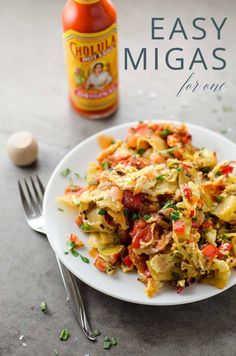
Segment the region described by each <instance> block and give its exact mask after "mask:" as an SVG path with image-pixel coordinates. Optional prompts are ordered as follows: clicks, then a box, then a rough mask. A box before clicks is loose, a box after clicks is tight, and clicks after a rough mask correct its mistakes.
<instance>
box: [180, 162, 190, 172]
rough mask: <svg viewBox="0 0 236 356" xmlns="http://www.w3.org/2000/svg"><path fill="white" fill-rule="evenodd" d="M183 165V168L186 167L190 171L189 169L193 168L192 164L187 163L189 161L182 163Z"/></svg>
mask: <svg viewBox="0 0 236 356" xmlns="http://www.w3.org/2000/svg"><path fill="white" fill-rule="evenodd" d="M182 167H183V169H184V170H185V171H186V172H188V170H189V169H190V168H192V166H190V165H189V164H187V163H182Z"/></svg>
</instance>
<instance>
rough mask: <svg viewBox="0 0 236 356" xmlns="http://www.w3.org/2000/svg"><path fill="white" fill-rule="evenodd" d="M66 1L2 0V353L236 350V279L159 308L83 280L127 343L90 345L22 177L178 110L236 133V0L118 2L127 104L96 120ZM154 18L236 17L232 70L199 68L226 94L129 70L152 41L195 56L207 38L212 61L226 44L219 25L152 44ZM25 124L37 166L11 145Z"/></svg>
mask: <svg viewBox="0 0 236 356" xmlns="http://www.w3.org/2000/svg"><path fill="white" fill-rule="evenodd" d="M64 2H65V1H64V0H51V1H46V0H41V1H35V0H22V1H16V0H7V1H4V0H0V43H1V57H0V78H1V85H0V91H1V93H0V124H1V129H0V142H1V152H0V155H1V158H0V162H1V163H0V168H1V173H0V186H1V189H0V196H1V199H0V206H1V208H0V217H1V218H0V219H1V224H0V236H1V244H0V246H1V247H0V251H1V267H0V282H1V287H0V355H1V356H15V355H17V356H18V355H19V356H32V355H36V356H48V355H54V352H53V350H54V349H59V351H60V355H62V356H83V355H85V354H89V355H90V356H96V355H99V356H100V355H105V354H110V355H117V356H118V355H122V356H123V355H138V356H139V355H140V356H141V355H148V356H149V355H151V356H152V355H161V356H163V355H166V356H168V355H172V356H180V355H181V356H182V355H184V356H185V355H186V356H187V355H193V356H195V355H196V356H197V355H204V356H206V355H209V356H213V355H214V356H220V355H225V356H232V355H236V341H235V333H236V308H235V301H236V287H233V288H231V289H230V290H228V291H226V292H224V293H223V294H221V295H218V296H216V297H214V298H212V299H209V300H205V301H202V302H199V303H195V304H191V305H184V306H176V307H162V308H160V307H155V308H154V307H148V306H139V305H132V304H129V303H125V302H122V301H119V300H116V299H113V298H110V297H108V296H105V295H103V294H101V293H99V292H97V291H95V290H93V289H91V288H90V287H88V286H86V285H81V288H82V291H83V296H84V299H85V301H86V305H87V308H88V311H89V315H90V320H91V323H92V325H93V327H98V328H99V329H100V330H101V331H102V333H103V335H106V334H108V335H115V336H116V337H117V339H118V342H119V345H118V346H116V347H114V348H113V349H112V350H109V351H104V350H103V349H102V337H100V338H98V341H97V343H95V344H93V343H91V342H88V341H87V340H86V339H85V338H84V336H83V334H82V333H81V331H80V329H79V328H78V325H77V323H76V321H75V319H74V317H73V314H72V312H71V310H70V306H69V304H68V303H66V301H65V292H64V288H63V285H62V283H61V279H60V275H59V272H58V268H57V264H56V261H55V258H54V255H53V251H52V250H51V249H50V247H49V244H48V242H47V240H46V239H45V238H43V237H41V236H39V235H37V234H36V233H34V232H32V231H31V230H30V229H29V228H28V227H27V226H26V224H25V222H24V217H23V213H22V209H21V204H20V201H19V197H18V192H17V186H16V178H17V177H23V176H25V175H27V174H30V173H35V172H38V174H39V175H40V176H41V177H42V180H43V181H44V183H46V182H47V180H48V178H49V177H50V175H51V173H52V171H53V169H54V167H55V166H56V164H57V163H58V162H59V161H60V160H61V158H62V157H63V156H64V155H65V154H66V153H67V152H68V150H69V148H68V147H69V146H70V147H73V146H74V145H76V144H77V143H78V142H80V141H81V140H83V139H84V138H86V137H88V136H89V135H91V134H93V133H95V132H97V131H98V130H100V129H103V128H106V127H109V126H113V125H116V124H118V123H121V122H126V121H132V120H137V119H138V120H141V119H152V118H153V119H154V118H164V119H166V120H168V119H173V118H174V119H180V120H185V121H189V122H191V123H197V124H201V125H203V126H206V127H209V128H210V129H212V130H214V131H217V132H218V131H219V130H220V129H222V128H227V129H228V130H227V133H226V136H227V137H229V138H230V139H232V140H234V141H236V139H235V132H236V121H235V85H236V61H235V53H236V47H235V46H236V45H235V38H234V37H235V20H236V4H235V1H234V0H225V1H224V2H221V1H220V0H216V1H214V2H213V1H210V0H208V1H203V0H199V1H197V2H196V1H193V0H189V1H184V0H181V1H179V2H176V1H174V0H169V1H164V0H160V1H156V0H146V1H142V0H135V2H134V1H125V0H114V3H115V4H116V5H117V9H118V13H119V25H120V26H119V28H120V67H121V70H120V78H121V85H120V87H121V105H120V110H119V112H118V113H117V114H116V115H115V116H113V117H112V118H110V119H106V120H100V121H96V122H91V121H88V120H84V119H81V118H80V117H78V116H77V115H76V114H75V113H74V112H73V111H72V110H71V108H70V106H69V104H68V101H67V87H66V80H65V69H64V61H63V49H62V40H61V23H60V12H61V9H62V7H63V4H64ZM134 3H135V5H134ZM151 16H160V17H165V18H166V27H165V30H164V31H165V34H167V33H168V31H169V28H170V25H171V23H173V20H174V19H175V18H176V16H180V17H181V18H183V20H184V22H185V23H186V27H187V28H188V29H189V30H190V31H191V28H190V25H191V21H192V18H193V17H196V16H204V17H206V18H208V19H209V17H212V16H215V17H216V18H218V19H220V18H221V17H222V16H228V18H229V19H228V20H229V21H228V23H227V26H226V27H225V31H224V36H223V39H222V41H220V45H221V46H225V47H226V48H227V52H226V56H227V69H226V70H224V71H214V72H213V71H210V70H208V71H207V72H205V71H202V70H200V69H199V70H198V69H197V68H196V70H195V72H196V76H197V77H198V78H199V80H201V81H210V80H212V81H225V82H226V83H227V86H226V90H225V91H224V92H223V93H222V94H221V95H220V97H219V96H217V95H214V94H211V93H203V92H198V93H195V94H193V93H185V94H184V95H182V96H181V97H179V98H176V96H175V94H176V92H177V89H178V87H179V86H180V84H181V83H182V82H184V79H186V77H187V76H188V75H189V74H190V72H189V70H188V69H186V70H184V71H181V72H177V71H176V72H173V71H170V70H168V69H166V68H164V66H163V68H162V69H160V70H159V71H156V72H155V71H153V70H152V69H151V68H149V69H148V70H147V71H146V72H142V71H138V72H136V73H135V72H133V71H131V70H129V71H127V72H125V71H124V70H123V50H124V47H130V48H131V49H132V50H133V51H138V49H139V48H141V47H145V46H147V47H148V49H149V50H150V53H151V51H152V50H153V48H155V47H157V46H158V47H159V48H160V53H162V54H164V53H165V51H166V50H167V49H168V48H170V47H173V46H175V45H181V46H183V48H184V49H185V56H186V63H187V62H188V61H189V58H190V57H191V53H192V51H193V49H194V48H195V47H197V46H200V47H202V48H203V50H204V51H205V52H206V53H207V58H208V60H209V62H211V60H210V59H209V58H210V53H211V50H212V48H214V47H215V46H216V45H218V44H217V41H216V40H215V39H214V32H213V30H210V25H209V26H208V27H209V31H208V36H209V37H208V39H206V40H203V41H200V42H201V43H200V42H199V43H197V44H196V43H194V42H193V41H191V40H189V41H178V40H173V41H172V42H170V41H163V42H162V43H154V42H153V41H151V40H150V18H151ZM161 64H162V65H163V62H162V63H161ZM224 106H226V109H224V108H223V107H224ZM229 107H230V108H229ZM227 109H229V111H228V110H227ZM226 111H227V112H226ZM23 129H25V130H29V131H32V132H33V133H34V134H35V136H36V137H37V139H38V141H39V146H40V154H39V160H38V163H37V165H36V166H34V167H31V168H29V169H19V168H16V167H14V166H13V165H12V164H11V163H10V162H9V160H8V158H7V157H6V154H5V151H4V146H5V142H6V140H7V137H8V136H9V135H10V134H11V133H13V132H15V131H17V130H23ZM43 299H45V300H46V301H47V303H48V306H49V314H48V315H43V314H42V313H41V312H40V310H39V304H40V302H41V300H43ZM62 328H68V329H69V330H70V332H71V337H70V339H69V340H68V341H67V342H61V341H59V338H58V335H59V332H60V330H61V329H62ZM20 335H25V338H24V342H25V343H26V344H27V346H26V347H24V346H22V342H20V341H19V336H20Z"/></svg>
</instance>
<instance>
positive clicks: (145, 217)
mask: <svg viewBox="0 0 236 356" xmlns="http://www.w3.org/2000/svg"><path fill="white" fill-rule="evenodd" d="M150 217H151V215H150V214H144V215H143V218H144V220H148V219H150Z"/></svg>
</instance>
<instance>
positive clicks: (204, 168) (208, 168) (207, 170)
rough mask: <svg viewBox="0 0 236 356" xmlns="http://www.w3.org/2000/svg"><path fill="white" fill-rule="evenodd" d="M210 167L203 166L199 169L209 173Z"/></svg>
mask: <svg viewBox="0 0 236 356" xmlns="http://www.w3.org/2000/svg"><path fill="white" fill-rule="evenodd" d="M210 170H211V169H210V167H203V168H202V169H201V171H202V172H203V173H209V172H210Z"/></svg>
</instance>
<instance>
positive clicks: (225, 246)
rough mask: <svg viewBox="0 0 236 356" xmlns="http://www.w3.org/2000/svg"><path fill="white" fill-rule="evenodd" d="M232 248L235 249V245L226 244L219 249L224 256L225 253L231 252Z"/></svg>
mask: <svg viewBox="0 0 236 356" xmlns="http://www.w3.org/2000/svg"><path fill="white" fill-rule="evenodd" d="M232 247H233V245H232V244H231V243H229V242H224V243H223V244H222V245H220V247H219V248H218V249H219V251H220V252H221V253H223V254H224V252H227V251H229V250H231V248H232Z"/></svg>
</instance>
